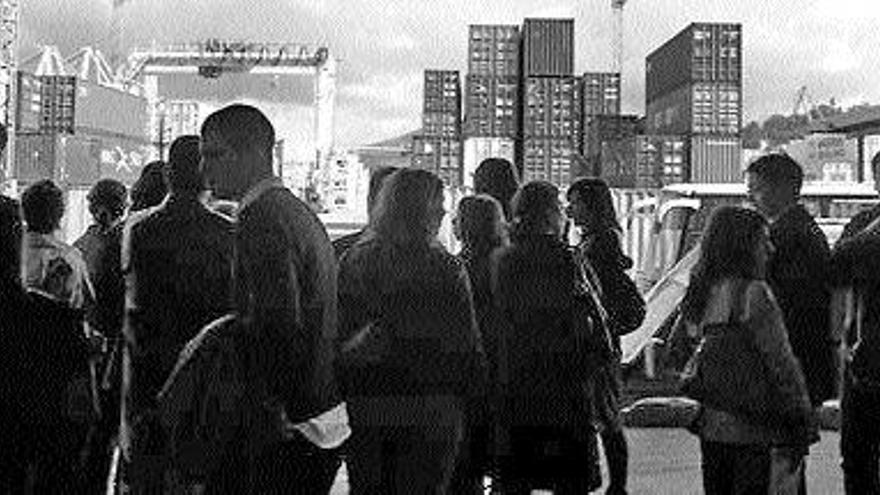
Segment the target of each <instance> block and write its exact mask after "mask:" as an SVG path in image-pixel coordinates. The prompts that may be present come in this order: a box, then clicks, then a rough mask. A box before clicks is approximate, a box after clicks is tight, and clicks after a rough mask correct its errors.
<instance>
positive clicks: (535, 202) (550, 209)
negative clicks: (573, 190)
mask: <svg viewBox="0 0 880 495" xmlns="http://www.w3.org/2000/svg"><path fill="white" fill-rule="evenodd" d="M512 208H513V233H514V235H516V236H529V235H553V236H557V237H558V236H561V235H562V233H563V230H564V228H565V215H564V214H563V212H562V205H561V204H560V203H559V189H557V188H556V186H554V185H553V184H551V183H549V182H545V181H533V182H529V183H528V184H526V185H524V186H522V187H521V188H520V189H519V191H517V192H516V194H515V195H514V196H513V202H512Z"/></svg>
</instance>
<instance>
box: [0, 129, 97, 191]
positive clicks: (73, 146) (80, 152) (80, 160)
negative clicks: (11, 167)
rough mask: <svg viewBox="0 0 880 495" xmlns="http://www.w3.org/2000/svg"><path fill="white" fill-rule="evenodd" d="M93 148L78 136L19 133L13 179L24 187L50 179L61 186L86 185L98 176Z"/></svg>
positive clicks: (87, 140) (93, 141)
mask: <svg viewBox="0 0 880 495" xmlns="http://www.w3.org/2000/svg"><path fill="white" fill-rule="evenodd" d="M97 146H98V145H97V143H96V141H95V140H93V139H89V138H87V137H82V136H71V135H63V134H47V133H19V134H18V135H17V136H16V147H15V166H16V171H15V172H16V177H17V178H18V179H19V180H20V181H22V183H25V184H27V183H32V182H35V181H38V180H43V179H51V180H53V181H55V182H57V183H59V184H61V185H62V186H65V187H69V186H72V187H82V186H86V187H87V186H90V185H91V184H94V183H95V182H96V181H97V180H98V178H99V177H100V170H99V164H98V156H97Z"/></svg>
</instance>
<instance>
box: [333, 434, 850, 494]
mask: <svg viewBox="0 0 880 495" xmlns="http://www.w3.org/2000/svg"><path fill="white" fill-rule="evenodd" d="M627 436H628V438H629V443H630V458H631V463H630V475H629V476H630V477H629V488H630V494H631V495H690V494H694V495H696V494H701V493H702V488H701V478H700V451H699V444H698V442H697V438H696V437H695V436H694V435H692V434H690V433H688V432H687V431H685V430H681V429H672V428H649V429H630V430H628V431H627ZM839 441H840V435H839V434H837V433H835V432H822V441H821V442H820V443H818V444H816V445H814V446H813V448H812V450H811V452H810V457H809V459H808V461H807V488H808V491H809V492H810V493H811V494H816V495H834V494H838V493H843V477H842V475H841V472H840V468H839V464H840V463H839V461H838V442H839ZM347 493H348V488H347V486H346V479H345V472H344V469H343V471H341V472H340V475H339V477H338V479H337V483H336V486H335V487H334V489H333V494H334V495H343V494H347ZM596 493H602V491H601V490H600V491H598V492H596Z"/></svg>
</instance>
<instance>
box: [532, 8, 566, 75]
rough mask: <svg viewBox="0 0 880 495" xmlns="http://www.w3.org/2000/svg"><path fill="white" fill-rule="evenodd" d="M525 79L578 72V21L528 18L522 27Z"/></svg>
mask: <svg viewBox="0 0 880 495" xmlns="http://www.w3.org/2000/svg"><path fill="white" fill-rule="evenodd" d="M521 53H522V68H523V69H522V77H531V76H571V75H572V74H573V73H574V19H526V20H525V21H524V22H523V28H522V52H521Z"/></svg>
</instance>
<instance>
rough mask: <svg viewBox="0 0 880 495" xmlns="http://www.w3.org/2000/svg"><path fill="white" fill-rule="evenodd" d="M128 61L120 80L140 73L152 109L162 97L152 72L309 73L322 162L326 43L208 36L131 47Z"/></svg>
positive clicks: (319, 162) (329, 108) (332, 84)
mask: <svg viewBox="0 0 880 495" xmlns="http://www.w3.org/2000/svg"><path fill="white" fill-rule="evenodd" d="M128 67H129V69H128V72H127V73H126V74H125V77H124V81H123V83H124V84H125V83H133V82H134V81H138V80H140V78H141V77H143V80H144V88H145V91H146V96H147V99H148V100H149V104H150V108H151V109H152V110H153V111H154V113H155V112H156V111H158V106H159V104H160V102H161V101H162V99H161V98H160V95H159V94H158V93H159V87H158V77H159V76H161V75H163V74H198V75H200V76H202V77H209V78H216V77H221V76H222V75H223V74H224V73H247V74H268V75H279V76H280V75H308V76H313V77H314V78H315V79H314V80H315V98H314V109H315V114H314V122H313V125H314V143H315V160H316V167H318V168H324V167H325V166H327V164H328V160H329V159H330V155H331V151H332V149H333V140H334V139H333V128H334V122H333V114H334V107H335V101H336V60H335V59H334V58H333V57H332V56H331V55H330V52H329V50H328V49H327V48H326V47H315V46H312V45H305V44H297V43H254V42H246V41H229V40H218V39H209V40H206V41H202V42H195V43H187V44H175V45H166V46H158V45H154V46H152V47H150V48H148V49H141V50H135V51H134V52H133V53H132V54H131V55H130V56H129V59H128ZM151 127H152V128H156V127H155V126H151ZM153 137H154V138H156V136H153Z"/></svg>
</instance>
